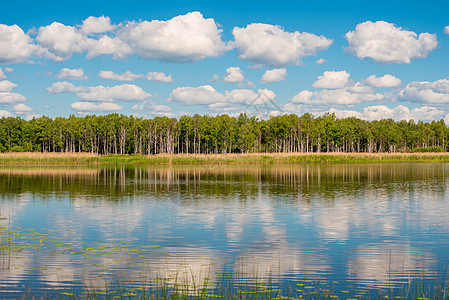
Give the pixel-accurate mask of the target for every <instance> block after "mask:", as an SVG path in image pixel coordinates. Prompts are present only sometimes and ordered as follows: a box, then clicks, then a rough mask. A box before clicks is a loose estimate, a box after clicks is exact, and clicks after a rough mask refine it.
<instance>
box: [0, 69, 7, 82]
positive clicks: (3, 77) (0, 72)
mask: <svg viewBox="0 0 449 300" xmlns="http://www.w3.org/2000/svg"><path fill="white" fill-rule="evenodd" d="M5 78H6V75H5V73H3V70H2V68H0V80H1V79H5Z"/></svg>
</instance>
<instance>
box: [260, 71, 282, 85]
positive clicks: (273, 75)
mask: <svg viewBox="0 0 449 300" xmlns="http://www.w3.org/2000/svg"><path fill="white" fill-rule="evenodd" d="M285 77H287V70H286V69H285V68H280V69H273V70H266V71H265V73H263V75H262V79H261V80H260V82H262V83H271V82H279V81H282V80H284V79H285Z"/></svg>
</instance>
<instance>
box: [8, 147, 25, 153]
mask: <svg viewBox="0 0 449 300" xmlns="http://www.w3.org/2000/svg"><path fill="white" fill-rule="evenodd" d="M10 151H11V152H25V149H23V148H22V147H21V146H14V147H12V148H11V149H10Z"/></svg>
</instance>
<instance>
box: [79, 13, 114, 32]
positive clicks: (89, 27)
mask: <svg viewBox="0 0 449 300" xmlns="http://www.w3.org/2000/svg"><path fill="white" fill-rule="evenodd" d="M116 27H117V26H115V25H112V24H111V19H110V18H109V17H105V16H101V17H98V18H97V17H92V16H91V17H89V18H87V19H86V20H84V21H83V25H82V26H81V31H83V32H84V33H85V34H92V33H103V32H108V31H112V30H114V29H115V28H116Z"/></svg>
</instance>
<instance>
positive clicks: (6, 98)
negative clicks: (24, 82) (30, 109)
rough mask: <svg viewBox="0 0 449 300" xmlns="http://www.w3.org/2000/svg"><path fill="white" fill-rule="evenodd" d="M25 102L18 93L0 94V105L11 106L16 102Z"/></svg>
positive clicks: (23, 97)
mask: <svg viewBox="0 0 449 300" xmlns="http://www.w3.org/2000/svg"><path fill="white" fill-rule="evenodd" d="M23 101H26V98H25V96H23V95H21V94H18V93H12V92H0V103H1V104H13V103H17V102H23Z"/></svg>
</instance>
